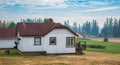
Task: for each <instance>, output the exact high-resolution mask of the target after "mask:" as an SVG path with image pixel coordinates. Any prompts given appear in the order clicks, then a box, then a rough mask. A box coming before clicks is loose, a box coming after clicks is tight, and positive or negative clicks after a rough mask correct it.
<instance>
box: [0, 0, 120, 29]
mask: <svg viewBox="0 0 120 65" xmlns="http://www.w3.org/2000/svg"><path fill="white" fill-rule="evenodd" d="M107 17H108V18H110V17H113V18H120V0H0V20H6V21H11V20H13V21H16V22H20V20H21V19H26V18H32V19H34V18H42V19H44V18H53V20H54V21H55V22H60V23H64V21H65V20H69V21H70V25H72V23H73V22H77V23H78V24H81V25H82V24H83V23H84V22H86V21H92V19H96V20H97V22H98V24H99V25H100V26H101V27H102V25H103V23H104V22H105V20H106V18H107Z"/></svg>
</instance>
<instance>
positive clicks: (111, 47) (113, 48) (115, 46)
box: [77, 39, 120, 54]
mask: <svg viewBox="0 0 120 65" xmlns="http://www.w3.org/2000/svg"><path fill="white" fill-rule="evenodd" d="M78 41H85V42H86V43H87V44H93V45H103V46H106V48H105V49H96V48H88V47H87V51H92V52H105V53H113V54H120V44H119V43H113V42H102V41H95V40H80V39H77V42H78Z"/></svg>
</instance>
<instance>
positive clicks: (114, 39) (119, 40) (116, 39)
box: [88, 38, 120, 43]
mask: <svg viewBox="0 0 120 65" xmlns="http://www.w3.org/2000/svg"><path fill="white" fill-rule="evenodd" d="M88 39H91V40H97V41H103V39H104V38H88ZM108 39H109V42H116V43H120V38H108Z"/></svg>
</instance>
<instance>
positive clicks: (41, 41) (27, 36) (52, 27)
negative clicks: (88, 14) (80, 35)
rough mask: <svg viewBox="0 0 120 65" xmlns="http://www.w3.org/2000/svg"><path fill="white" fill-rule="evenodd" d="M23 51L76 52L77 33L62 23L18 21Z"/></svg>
mask: <svg viewBox="0 0 120 65" xmlns="http://www.w3.org/2000/svg"><path fill="white" fill-rule="evenodd" d="M17 33H19V34H18V38H19V37H20V38H21V39H19V40H18V42H19V43H18V45H17V46H18V50H19V51H20V52H21V53H46V54H66V53H75V38H76V36H77V34H76V33H74V32H73V31H71V30H70V29H69V28H67V27H66V26H64V25H62V24H60V23H18V24H17Z"/></svg>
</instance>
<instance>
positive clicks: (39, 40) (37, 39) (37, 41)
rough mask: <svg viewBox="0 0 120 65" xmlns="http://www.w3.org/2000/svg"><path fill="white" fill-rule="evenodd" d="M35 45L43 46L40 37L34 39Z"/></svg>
mask: <svg viewBox="0 0 120 65" xmlns="http://www.w3.org/2000/svg"><path fill="white" fill-rule="evenodd" d="M34 45H41V38H40V37H35V38H34Z"/></svg>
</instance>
